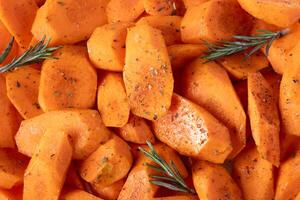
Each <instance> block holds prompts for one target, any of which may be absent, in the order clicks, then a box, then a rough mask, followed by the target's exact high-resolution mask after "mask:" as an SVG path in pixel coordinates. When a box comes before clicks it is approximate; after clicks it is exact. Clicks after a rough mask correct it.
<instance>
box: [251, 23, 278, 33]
mask: <svg viewBox="0 0 300 200" xmlns="http://www.w3.org/2000/svg"><path fill="white" fill-rule="evenodd" d="M280 29H281V28H280V27H278V26H275V25H273V24H269V23H267V22H265V21H263V20H260V19H254V20H253V26H252V30H251V35H257V34H261V32H259V30H269V31H274V32H275V31H279V30H280Z"/></svg>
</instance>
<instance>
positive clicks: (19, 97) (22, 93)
mask: <svg viewBox="0 0 300 200" xmlns="http://www.w3.org/2000/svg"><path fill="white" fill-rule="evenodd" d="M40 76H41V73H40V71H39V70H36V69H34V68H31V67H25V68H20V69H17V70H15V71H13V72H10V73H8V74H7V75H6V88H7V96H8V98H9V100H10V102H12V104H13V105H14V106H15V108H16V109H17V110H18V112H19V113H20V114H21V115H22V117H23V118H24V119H29V118H32V117H35V116H37V115H40V114H42V113H43V111H42V109H41V107H40V105H39V103H38V91H39V83H40Z"/></svg>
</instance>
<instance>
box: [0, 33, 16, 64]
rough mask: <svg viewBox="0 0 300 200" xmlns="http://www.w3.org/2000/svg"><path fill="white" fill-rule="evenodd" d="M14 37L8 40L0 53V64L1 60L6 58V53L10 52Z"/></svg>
mask: <svg viewBox="0 0 300 200" xmlns="http://www.w3.org/2000/svg"><path fill="white" fill-rule="evenodd" d="M14 41H15V38H14V37H13V38H11V40H10V42H9V43H8V45H7V47H6V49H4V51H3V52H2V53H1V55H0V64H1V63H3V61H4V60H5V59H6V57H7V56H8V54H9V53H10V51H11V49H12V48H13V45H14Z"/></svg>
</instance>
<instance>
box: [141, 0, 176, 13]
mask: <svg viewBox="0 0 300 200" xmlns="http://www.w3.org/2000/svg"><path fill="white" fill-rule="evenodd" d="M143 1H144V7H145V11H146V13H148V14H149V15H154V16H165V15H171V14H172V13H173V12H174V11H175V10H174V7H173V3H174V1H173V0H143Z"/></svg>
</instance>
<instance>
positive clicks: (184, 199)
mask: <svg viewBox="0 0 300 200" xmlns="http://www.w3.org/2000/svg"><path fill="white" fill-rule="evenodd" d="M153 200H199V198H198V197H196V196H195V195H177V196H169V197H156V198H153Z"/></svg>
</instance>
